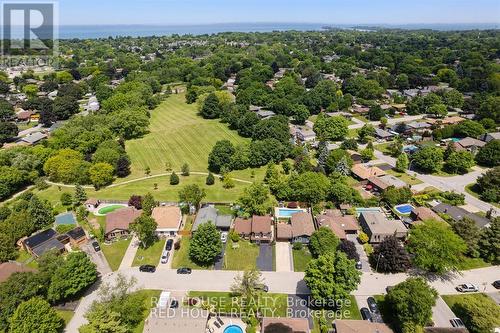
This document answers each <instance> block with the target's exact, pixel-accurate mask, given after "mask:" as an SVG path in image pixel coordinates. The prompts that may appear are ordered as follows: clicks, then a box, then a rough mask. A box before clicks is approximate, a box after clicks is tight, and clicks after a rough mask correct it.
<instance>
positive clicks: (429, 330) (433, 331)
mask: <svg viewBox="0 0 500 333" xmlns="http://www.w3.org/2000/svg"><path fill="white" fill-rule="evenodd" d="M424 332H425V333H469V331H468V330H467V329H466V328H465V327H425V328H424Z"/></svg>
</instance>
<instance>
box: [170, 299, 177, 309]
mask: <svg viewBox="0 0 500 333" xmlns="http://www.w3.org/2000/svg"><path fill="white" fill-rule="evenodd" d="M178 307H179V302H177V301H176V300H175V299H173V300H172V302H170V308H171V309H177V308H178Z"/></svg>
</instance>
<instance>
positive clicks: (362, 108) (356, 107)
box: [352, 104, 370, 114]
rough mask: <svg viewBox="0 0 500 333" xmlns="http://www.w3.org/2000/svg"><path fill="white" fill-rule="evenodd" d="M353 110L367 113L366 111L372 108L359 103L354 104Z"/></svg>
mask: <svg viewBox="0 0 500 333" xmlns="http://www.w3.org/2000/svg"><path fill="white" fill-rule="evenodd" d="M352 112H354V113H359V114H365V113H368V112H370V108H369V107H367V106H362V105H359V104H354V105H353V106H352Z"/></svg>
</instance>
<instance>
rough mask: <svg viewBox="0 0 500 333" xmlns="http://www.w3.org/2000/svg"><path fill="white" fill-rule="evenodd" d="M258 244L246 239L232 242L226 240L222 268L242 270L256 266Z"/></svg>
mask: <svg viewBox="0 0 500 333" xmlns="http://www.w3.org/2000/svg"><path fill="white" fill-rule="evenodd" d="M258 256H259V246H258V245H256V244H253V243H250V242H249V241H246V240H240V241H239V242H236V243H233V241H231V240H230V239H229V240H228V241H227V245H226V253H225V256H224V269H226V270H230V271H244V270H250V269H253V268H257V257H258Z"/></svg>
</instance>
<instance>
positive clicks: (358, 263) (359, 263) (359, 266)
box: [356, 261, 363, 269]
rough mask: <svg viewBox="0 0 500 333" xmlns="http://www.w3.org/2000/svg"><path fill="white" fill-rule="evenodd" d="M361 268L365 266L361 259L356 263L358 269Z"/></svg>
mask: <svg viewBox="0 0 500 333" xmlns="http://www.w3.org/2000/svg"><path fill="white" fill-rule="evenodd" d="M361 268H363V264H362V263H361V261H358V262H357V263H356V269H361Z"/></svg>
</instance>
